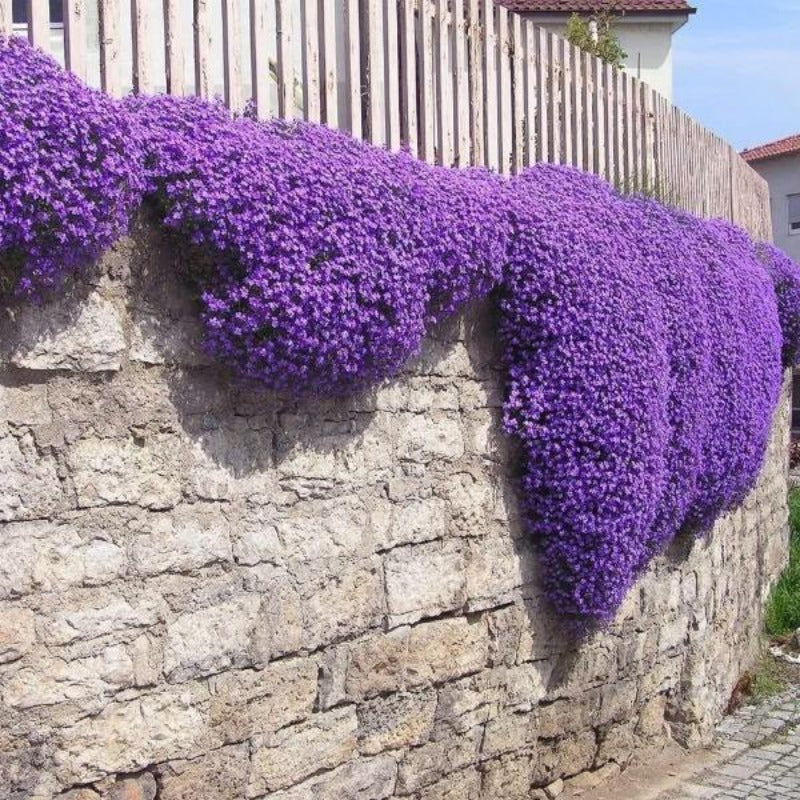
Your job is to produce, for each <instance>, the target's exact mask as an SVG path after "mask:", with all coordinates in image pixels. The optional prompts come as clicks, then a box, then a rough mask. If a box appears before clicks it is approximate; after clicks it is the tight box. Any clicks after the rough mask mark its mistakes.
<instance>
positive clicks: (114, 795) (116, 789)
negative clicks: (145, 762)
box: [103, 772, 158, 800]
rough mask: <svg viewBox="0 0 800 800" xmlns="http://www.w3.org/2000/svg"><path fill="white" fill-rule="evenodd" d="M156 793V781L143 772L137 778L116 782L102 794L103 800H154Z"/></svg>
mask: <svg viewBox="0 0 800 800" xmlns="http://www.w3.org/2000/svg"><path fill="white" fill-rule="evenodd" d="M157 793H158V787H157V786H156V779H155V778H154V777H153V776H152V775H151V774H150V773H149V772H145V773H144V774H143V775H141V776H139V777H138V778H125V779H123V780H121V781H117V782H116V783H115V784H114V785H113V786H112V787H111V788H110V789H109V790H108V791H107V792H104V793H103V800H155V797H156V794H157Z"/></svg>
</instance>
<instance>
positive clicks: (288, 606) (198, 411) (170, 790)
mask: <svg viewBox="0 0 800 800" xmlns="http://www.w3.org/2000/svg"><path fill="white" fill-rule="evenodd" d="M176 272H177V268H176V266H175V264H174V258H173V255H172V253H171V252H170V249H169V246H168V243H167V242H166V241H164V240H162V239H160V238H159V236H158V235H157V234H156V233H155V232H154V231H152V230H151V229H149V228H148V227H147V225H146V224H144V223H142V224H140V226H139V229H138V231H137V232H136V234H135V235H134V237H133V239H130V240H126V241H124V242H122V243H121V244H120V245H119V247H118V248H117V249H116V251H115V252H113V253H110V254H109V255H108V256H107V257H106V259H105V260H104V262H103V264H102V268H101V270H100V271H99V272H98V273H97V275H96V277H95V278H94V279H93V280H94V284H93V285H91V286H88V287H87V286H86V284H85V281H83V282H82V284H81V285H82V287H83V288H82V289H78V288H75V289H74V290H71V291H70V292H68V293H66V295H65V296H64V297H62V298H60V299H59V300H58V302H56V303H55V304H51V305H49V306H47V307H44V308H41V309H36V308H30V307H27V308H24V309H18V310H16V311H13V312H12V311H9V312H8V313H7V314H6V316H5V318H4V320H3V322H2V325H1V326H0V342H2V344H1V345H0V347H1V348H2V369H1V370H0V426H1V429H0V519H2V520H3V521H4V522H3V531H2V537H3V538H2V557H0V698H1V699H2V710H1V713H0V795H1V796H2V797H3V798H11V799H16V798H37V800H38V799H41V798H51V797H54V796H62V794H61V793H65V794H64V796H66V797H69V798H72V800H92V799H95V798H97V797H98V796H102V797H104V798H115V799H116V800H121V798H129V800H130V798H148V799H149V800H152V798H153V797H155V796H156V795H157V796H158V798H160V800H240V799H241V798H266V797H269V798H274V800H312V799H313V800H318V799H320V798H321V799H322V800H324V799H325V798H331V800H334V799H335V800H347V799H349V798H356V799H358V800H369V799H371V798H389V797H402V798H413V800H435V799H437V800H438V799H439V798H441V799H442V800H444V798H450V800H461V799H462V798H463V799H470V800H473V799H474V800H477V798H486V800H511V798H520V799H521V798H531V797H533V798H536V797H540V796H543V794H542V793H541V791H540V787H545V786H547V785H549V784H551V783H553V782H554V781H556V779H558V778H568V777H570V776H575V775H580V774H581V773H586V772H597V771H600V774H607V773H613V772H614V771H616V770H617V769H618V768H619V767H620V766H624V765H625V764H626V762H627V761H628V759H629V758H630V756H631V753H632V752H633V751H634V750H635V749H636V748H638V747H640V746H642V745H644V744H646V743H650V742H654V741H656V740H658V739H659V738H661V737H664V736H666V735H668V733H669V732H670V731H671V733H672V735H675V736H677V737H679V738H680V739H681V740H683V741H685V742H687V743H689V744H697V743H700V742H702V741H703V739H704V737H706V736H707V734H708V731H709V729H710V726H711V725H712V724H713V723H714V722H715V721H716V720H717V719H718V718H719V716H720V715H721V713H722V710H723V709H724V707H725V705H726V702H727V700H728V698H729V695H730V692H731V689H732V687H733V685H734V683H735V681H736V680H737V678H738V676H739V675H740V674H741V673H742V671H743V670H744V669H746V668H747V667H748V666H749V665H750V663H751V662H752V660H753V657H754V655H755V653H756V650H757V647H758V633H759V629H760V625H761V603H762V600H763V599H764V597H765V592H766V591H767V589H768V584H769V581H770V578H771V577H773V576H775V575H776V574H777V572H778V571H779V569H780V567H781V566H782V564H783V561H784V558H785V553H786V535H787V531H786V527H787V526H786V505H785V495H786V440H787V436H788V416H787V415H788V405H787V401H786V397H785V396H784V398H783V400H782V402H781V405H780V408H779V411H778V414H777V419H776V424H775V434H774V436H773V440H772V442H771V444H770V449H769V454H768V458H767V461H766V464H765V467H764V471H763V475H762V477H761V479H760V482H759V485H758V487H757V488H756V489H755V490H754V491H753V492H752V494H751V495H750V496H749V497H748V498H747V500H746V502H745V503H744V505H743V506H742V507H741V508H740V509H738V510H737V511H736V512H735V513H732V514H730V515H729V516H727V517H726V518H724V519H722V520H720V522H719V523H718V525H717V526H716V528H715V530H714V532H713V534H712V535H710V536H709V537H708V538H707V539H703V540H701V541H687V540H685V539H684V540H681V541H678V542H676V543H675V545H674V546H673V547H672V548H671V550H670V551H669V552H668V553H667V554H666V555H664V556H663V557H662V558H660V559H659V560H658V561H657V563H655V565H654V566H653V567H652V568H651V569H650V570H649V572H648V573H647V575H646V576H645V577H644V578H643V579H642V580H641V582H640V583H639V585H638V586H637V587H636V588H635V590H634V591H633V592H631V594H630V597H629V599H628V601H627V603H626V605H625V607H624V608H623V609H622V610H621V611H620V614H619V616H618V618H617V620H616V621H615V622H614V624H613V625H611V626H610V627H609V628H608V629H606V630H603V631H601V632H598V633H596V634H595V635H592V636H591V637H589V638H588V639H586V640H584V641H580V640H577V639H576V638H574V636H573V635H572V634H571V633H570V631H569V630H567V629H565V626H564V625H563V624H562V621H561V620H560V619H559V617H558V616H556V615H554V614H553V613H551V612H550V610H549V609H548V607H547V606H546V604H545V603H544V601H543V600H542V597H541V590H540V582H539V580H538V577H537V562H536V557H535V554H534V553H533V552H532V548H531V546H530V544H529V542H527V541H526V539H525V537H524V536H523V534H522V531H521V529H520V525H519V522H518V520H517V516H516V509H515V495H514V489H513V472H514V463H515V460H514V453H513V449H512V447H511V445H510V444H509V442H508V440H507V439H506V438H505V437H504V436H503V435H502V433H501V432H500V430H499V424H498V420H499V417H500V411H499V407H500V403H501V394H502V391H501V386H502V381H501V374H500V371H499V369H498V359H497V353H496V350H495V344H494V340H495V337H494V336H493V334H492V313H491V309H489V308H488V307H485V306H483V307H476V308H473V309H471V310H470V312H469V313H468V314H466V315H464V316H462V317H461V318H459V319H458V320H456V321H455V322H453V323H452V324H450V325H448V326H446V327H444V328H442V329H440V330H439V331H438V332H437V334H436V335H435V336H432V337H431V338H430V339H429V340H428V341H427V343H426V346H425V352H424V354H423V355H422V356H421V357H420V358H419V359H418V360H417V361H416V362H414V363H413V364H411V365H410V366H409V367H408V369H407V371H406V372H405V374H403V375H402V376H401V377H400V378H398V379H397V380H395V381H392V382H391V383H389V384H387V385H385V386H383V387H380V388H379V389H377V390H375V391H371V392H367V393H365V394H363V395H361V396H359V397H357V398H355V399H350V400H347V401H337V402H333V401H324V402H323V401H314V402H311V401H309V402H301V403H298V402H293V401H289V400H285V399H280V398H276V397H275V396H272V395H269V394H266V393H264V392H262V391H259V390H258V389H257V388H254V387H251V386H241V385H236V384H235V382H234V381H233V380H232V379H231V376H230V374H228V373H227V372H226V371H225V369H224V368H221V367H219V366H216V365H214V364H210V363H207V361H205V360H204V358H203V356H202V353H201V350H200V348H199V346H198V339H199V336H198V330H197V325H196V322H195V312H194V309H193V306H192V300H191V296H190V294H189V292H188V290H187V289H186V288H185V287H184V285H183V283H182V282H181V280H180V279H179V278H178V277H177V276H176ZM720 433H721V435H724V431H723V432H720ZM579 780H584V778H579Z"/></svg>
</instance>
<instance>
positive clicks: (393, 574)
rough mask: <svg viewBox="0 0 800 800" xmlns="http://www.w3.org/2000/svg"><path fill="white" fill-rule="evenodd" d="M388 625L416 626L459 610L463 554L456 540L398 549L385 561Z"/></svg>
mask: <svg viewBox="0 0 800 800" xmlns="http://www.w3.org/2000/svg"><path fill="white" fill-rule="evenodd" d="M385 570H386V598H387V604H388V606H389V615H390V616H389V620H390V624H391V625H393V626H394V625H403V624H406V623H409V622H416V621H417V620H418V619H422V618H423V617H433V616H438V615H439V614H442V613H444V612H445V611H452V610H454V609H456V608H459V607H461V606H463V604H464V602H465V600H466V584H465V577H464V552H463V549H462V544H461V542H460V541H459V540H458V539H453V540H449V541H446V542H436V543H431V544H419V545H411V546H409V547H398V548H397V549H395V550H392V552H391V553H389V555H388V556H387V557H386V561H385Z"/></svg>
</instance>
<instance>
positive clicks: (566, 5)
mask: <svg viewBox="0 0 800 800" xmlns="http://www.w3.org/2000/svg"><path fill="white" fill-rule="evenodd" d="M497 1H498V2H499V3H500V5H504V6H506V7H507V8H509V9H511V10H512V11H523V12H524V11H535V12H539V13H556V14H557V13H567V14H568V13H572V12H577V13H584V14H592V13H595V12H598V11H610V12H611V13H619V14H622V13H627V14H630V13H639V14H642V13H644V14H677V13H682V14H693V13H694V12H695V11H696V9H695V8H693V7H692V6H691V5H690V4H689V3H688V2H687V0H497Z"/></svg>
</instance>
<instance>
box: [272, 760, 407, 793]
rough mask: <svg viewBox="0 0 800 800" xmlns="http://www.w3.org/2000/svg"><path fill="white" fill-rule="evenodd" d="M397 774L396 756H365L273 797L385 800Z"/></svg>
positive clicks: (391, 789)
mask: <svg viewBox="0 0 800 800" xmlns="http://www.w3.org/2000/svg"><path fill="white" fill-rule="evenodd" d="M396 776H397V763H396V762H395V760H394V759H393V758H390V757H388V756H381V757H378V758H364V759H360V760H358V761H353V762H352V763H350V764H345V765H344V766H341V767H338V768H337V769H334V770H331V771H330V772H326V773H324V774H322V775H320V776H319V777H316V778H310V779H309V780H307V781H304V782H303V783H301V784H300V785H298V786H295V787H294V788H292V789H288V790H286V791H282V792H274V793H272V794H270V795H269V798H270V800H344V798H347V800H384V798H386V797H391V796H392V792H393V790H394V785H395V779H396Z"/></svg>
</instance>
